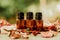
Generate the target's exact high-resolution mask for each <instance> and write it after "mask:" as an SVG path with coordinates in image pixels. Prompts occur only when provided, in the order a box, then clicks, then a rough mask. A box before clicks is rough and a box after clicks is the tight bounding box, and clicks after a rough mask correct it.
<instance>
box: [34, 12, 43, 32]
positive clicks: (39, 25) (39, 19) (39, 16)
mask: <svg viewBox="0 0 60 40" xmlns="http://www.w3.org/2000/svg"><path fill="white" fill-rule="evenodd" d="M35 19H36V20H35V22H36V28H37V30H38V31H41V30H42V28H43V20H42V13H41V12H36V16H35Z"/></svg>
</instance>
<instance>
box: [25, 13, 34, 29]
mask: <svg viewBox="0 0 60 40" xmlns="http://www.w3.org/2000/svg"><path fill="white" fill-rule="evenodd" d="M33 26H34V20H33V12H27V16H26V28H29V29H30V30H32V29H33Z"/></svg>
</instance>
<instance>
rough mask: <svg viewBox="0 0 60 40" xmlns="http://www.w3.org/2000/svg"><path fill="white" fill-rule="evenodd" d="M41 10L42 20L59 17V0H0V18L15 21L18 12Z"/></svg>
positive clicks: (51, 20)
mask: <svg viewBox="0 0 60 40" xmlns="http://www.w3.org/2000/svg"><path fill="white" fill-rule="evenodd" d="M29 11H31V12H33V13H34V15H35V13H36V12H42V14H43V20H44V21H50V22H54V21H56V20H57V19H60V0H0V19H6V20H7V21H9V22H10V23H16V14H17V13H18V12H24V13H25V14H26V12H29Z"/></svg>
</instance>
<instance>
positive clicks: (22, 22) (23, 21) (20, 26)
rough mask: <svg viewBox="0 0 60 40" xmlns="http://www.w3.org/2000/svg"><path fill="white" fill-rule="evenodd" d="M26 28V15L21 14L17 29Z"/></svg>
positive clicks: (19, 14)
mask: <svg viewBox="0 0 60 40" xmlns="http://www.w3.org/2000/svg"><path fill="white" fill-rule="evenodd" d="M24 28H25V20H24V13H23V12H19V13H18V19H17V29H24Z"/></svg>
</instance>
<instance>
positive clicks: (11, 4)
mask: <svg viewBox="0 0 60 40" xmlns="http://www.w3.org/2000/svg"><path fill="white" fill-rule="evenodd" d="M38 3H39V0H0V17H1V16H3V17H6V19H9V18H10V17H14V18H15V15H16V13H17V12H19V11H23V12H26V10H27V9H26V8H27V7H28V6H29V5H31V4H38Z"/></svg>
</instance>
